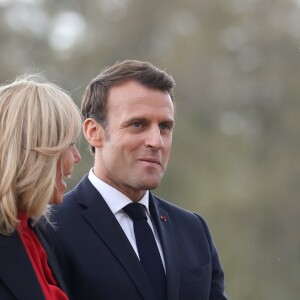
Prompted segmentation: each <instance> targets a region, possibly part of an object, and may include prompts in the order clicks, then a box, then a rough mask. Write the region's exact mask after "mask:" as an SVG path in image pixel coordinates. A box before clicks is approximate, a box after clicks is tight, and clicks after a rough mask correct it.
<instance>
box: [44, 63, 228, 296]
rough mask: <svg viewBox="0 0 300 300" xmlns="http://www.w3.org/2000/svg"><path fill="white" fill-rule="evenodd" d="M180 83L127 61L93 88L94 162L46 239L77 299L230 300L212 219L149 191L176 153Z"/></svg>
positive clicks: (89, 116) (88, 130)
mask: <svg viewBox="0 0 300 300" xmlns="http://www.w3.org/2000/svg"><path fill="white" fill-rule="evenodd" d="M173 87H174V80H173V78H172V77H171V76H170V75H168V74H167V73H166V72H164V71H161V70H159V69H158V68H156V67H154V66H153V65H152V64H150V63H147V62H140V61H134V60H126V61H123V62H120V63H117V64H115V65H113V66H111V67H109V68H107V69H105V70H104V71H103V72H102V73H101V74H100V75H99V76H98V77H96V78H95V79H93V80H92V82H91V83H90V84H89V86H88V87H87V89H86V92H85V94H84V97H83V102H82V112H83V115H84V118H85V120H84V125H83V131H84V135H85V138H86V140H87V141H88V143H89V144H90V146H91V151H92V152H93V153H94V156H95V164H94V167H93V168H92V169H91V170H90V172H89V174H88V175H86V176H85V177H84V178H83V179H82V181H81V182H80V183H79V184H78V185H77V187H75V189H74V190H72V191H70V192H69V193H67V194H66V196H65V199H64V202H63V204H62V205H61V206H60V207H56V208H55V209H54V212H53V217H54V220H53V221H54V223H55V225H56V228H57V230H56V231H53V230H51V229H49V230H48V233H47V235H48V238H49V239H50V241H51V243H52V244H53V245H54V247H55V251H56V254H57V256H58V260H59V261H60V264H61V267H62V272H63V275H64V279H65V281H66V284H67V286H68V288H69V293H70V295H71V298H72V299H80V300H92V299H93V300H120V299H128V300H129V299H130V300H141V299H147V300H158V299H165V300H166V299H168V300H193V299H199V300H200V299H201V300H224V299H227V297H226V295H225V292H224V276H223V271H222V268H221V265H220V262H219V258H218V254H217V251H216V249H215V246H214V244H213V242H212V238H211V236H210V233H209V230H208V227H207V225H206V223H205V221H204V220H203V219H202V218H201V217H200V216H198V215H197V214H194V213H191V212H188V211H185V210H183V209H181V208H179V207H177V206H175V205H173V204H171V203H169V202H166V201H164V200H162V199H160V198H158V197H156V196H154V195H153V194H152V193H151V192H150V190H153V189H155V188H157V187H158V186H159V184H160V181H161V179H162V177H163V174H164V172H165V169H166V167H167V164H168V160H169V156H170V151H171V144H172V131H173V128H174V104H173ZM133 203H135V204H133ZM136 203H138V205H136ZM128 204H133V206H134V207H135V208H136V207H137V206H138V209H139V210H140V209H141V210H142V214H143V216H142V217H137V218H135V217H134V216H133V215H132V213H131V212H130V211H129V209H127V205H128ZM141 204H142V205H143V206H142V205H141ZM128 207H132V205H129V206H128ZM137 219H139V220H137ZM141 219H143V220H142V221H141ZM142 223H143V224H142ZM149 226H150V227H149ZM146 227H147V228H146ZM141 228H142V229H141ZM149 228H150V230H149ZM144 230H145V231H144ZM150 235H151V236H150ZM145 237H147V238H145ZM143 239H144V240H143ZM141 240H143V241H141ZM150 240H152V242H151V245H150V244H147V243H148V242H149V241H150ZM145 244H147V245H146V246H145ZM145 248H146V249H145ZM150 248H151V249H153V252H151V251H152V250H151V251H150ZM147 252H149V253H147ZM150 252H151V253H150ZM147 255H149V256H150V258H149V257H148V258H147ZM147 259H148V261H147ZM156 265H157V266H156Z"/></svg>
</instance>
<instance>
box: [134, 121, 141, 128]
mask: <svg viewBox="0 0 300 300" xmlns="http://www.w3.org/2000/svg"><path fill="white" fill-rule="evenodd" d="M132 126H133V127H135V128H140V127H142V123H140V122H134V123H132Z"/></svg>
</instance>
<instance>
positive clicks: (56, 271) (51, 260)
mask: <svg viewBox="0 0 300 300" xmlns="http://www.w3.org/2000/svg"><path fill="white" fill-rule="evenodd" d="M45 222H46V221H45ZM41 223H42V222H41ZM45 225H46V224H45ZM39 226H42V225H39ZM32 229H33V231H34V233H35V234H36V236H37V237H38V239H39V241H40V243H41V244H42V246H43V248H44V250H45V251H46V253H47V262H48V265H49V267H50V269H51V271H52V274H53V276H54V278H55V280H56V282H57V284H58V286H59V287H60V288H61V289H62V290H63V291H64V292H65V293H67V289H66V286H65V284H64V281H63V278H62V275H61V271H60V268H59V265H58V262H57V259H56V256H55V252H54V249H53V247H50V245H49V244H48V242H47V241H46V239H45V237H44V236H43V234H42V231H41V230H40V229H39V227H38V225H36V226H33V227H32Z"/></svg>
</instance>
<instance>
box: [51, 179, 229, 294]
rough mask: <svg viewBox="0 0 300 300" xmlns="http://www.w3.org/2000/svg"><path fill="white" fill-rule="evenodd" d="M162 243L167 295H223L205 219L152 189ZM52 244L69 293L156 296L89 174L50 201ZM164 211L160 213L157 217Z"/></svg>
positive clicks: (216, 259)
mask: <svg viewBox="0 0 300 300" xmlns="http://www.w3.org/2000/svg"><path fill="white" fill-rule="evenodd" d="M149 202H150V204H149V205H150V212H151V215H152V218H153V220H154V223H155V226H156V228H157V230H158V233H159V237H160V241H161V244H162V248H163V252H164V258H165V264H166V275H167V287H168V300H196V299H197V300H225V299H227V297H226V295H225V292H224V276H223V271H222V268H221V265H220V262H219V258H218V254H217V251H216V249H215V246H214V244H213V241H212V239H211V236H210V233H209V230H208V227H207V225H206V223H205V221H204V220H203V219H202V218H201V217H200V216H198V215H196V214H194V213H191V212H188V211H186V210H183V209H181V208H179V207H177V206H175V205H172V204H170V203H168V202H166V201H164V200H162V199H159V198H157V197H154V196H152V195H151V194H150V199H149ZM53 217H54V219H53V221H54V222H55V224H56V226H57V230H56V231H53V230H52V229H51V228H48V230H47V233H46V235H47V236H48V238H49V240H50V241H51V243H52V244H53V245H54V248H55V251H56V255H57V257H58V260H59V262H60V264H61V267H62V272H63V276H64V279H65V282H66V285H67V287H68V288H69V294H70V295H71V298H72V299H74V300H75V299H79V300H83V299H84V300H120V299H130V300H142V299H144V300H155V299H154V297H153V294H152V292H151V288H150V286H149V283H148V282H147V279H146V275H145V272H144V271H143V268H142V266H141V264H140V262H139V259H138V258H137V256H136V254H135V252H134V250H133V248H132V246H131V244H130V242H129V241H128V239H127V237H126V235H125V233H124V232H123V230H122V228H121V226H120V225H119V223H118V221H117V220H116V218H115V217H114V215H113V213H112V212H111V210H110V209H109V207H108V206H107V204H106V202H105V201H104V200H103V198H102V196H101V195H100V194H99V192H98V191H97V190H96V189H95V188H94V186H93V185H92V184H91V183H90V181H89V180H88V178H87V176H85V177H84V178H83V180H82V181H81V182H80V183H79V184H78V185H77V187H76V188H75V189H74V190H72V191H71V192H69V193H67V194H66V195H65V198H64V202H63V204H62V205H59V206H57V207H53ZM161 217H162V218H161Z"/></svg>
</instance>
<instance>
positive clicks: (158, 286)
mask: <svg viewBox="0 0 300 300" xmlns="http://www.w3.org/2000/svg"><path fill="white" fill-rule="evenodd" d="M123 210H124V211H125V212H126V213H127V214H128V216H129V217H130V218H131V219H132V220H133V228H134V234H135V239H136V244H137V249H138V252H139V257H140V261H141V263H142V265H143V267H144V269H145V271H146V274H147V276H148V278H149V281H150V284H151V286H152V289H153V293H154V296H155V300H166V299H167V290H166V275H165V270H164V267H163V264H162V261H161V257H160V254H159V250H158V248H157V244H156V241H155V238H154V234H153V231H152V229H151V227H150V226H149V224H148V222H147V216H146V212H145V207H144V205H142V204H140V203H130V204H128V205H126V206H125V207H124V208H123Z"/></svg>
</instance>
